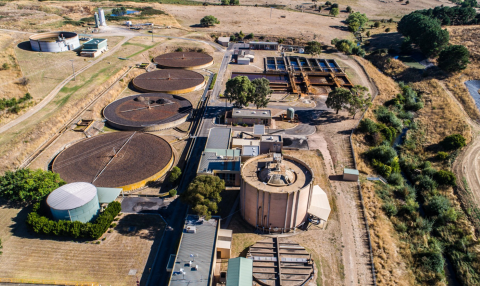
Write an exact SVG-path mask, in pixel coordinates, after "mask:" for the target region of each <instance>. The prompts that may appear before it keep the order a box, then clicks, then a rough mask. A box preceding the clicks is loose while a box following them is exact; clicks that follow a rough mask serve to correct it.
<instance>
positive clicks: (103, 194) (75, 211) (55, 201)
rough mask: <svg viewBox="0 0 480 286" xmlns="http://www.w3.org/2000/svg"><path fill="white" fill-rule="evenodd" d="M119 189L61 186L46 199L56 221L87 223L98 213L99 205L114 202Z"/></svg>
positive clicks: (81, 185) (83, 185) (79, 183)
mask: <svg viewBox="0 0 480 286" xmlns="http://www.w3.org/2000/svg"><path fill="white" fill-rule="evenodd" d="M120 191H121V189H119V188H99V189H97V188H96V187H95V186H94V185H92V184H89V183H84V182H77V183H71V184H66V185H63V186H61V187H59V188H57V189H55V190H54V191H53V192H51V193H50V195H48V197H47V205H48V206H49V207H50V211H51V213H52V216H53V217H54V218H55V219H56V220H69V221H80V222H89V221H91V220H92V219H94V218H95V217H96V216H97V214H98V213H99V212H100V204H102V203H110V202H112V201H114V200H115V199H116V198H117V197H118V195H119V194H120Z"/></svg>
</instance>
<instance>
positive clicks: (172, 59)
mask: <svg viewBox="0 0 480 286" xmlns="http://www.w3.org/2000/svg"><path fill="white" fill-rule="evenodd" d="M153 62H154V63H156V64H157V65H158V66H159V67H161V68H178V69H187V70H192V69H203V68H206V67H209V66H211V65H213V57H212V56H210V55H208V54H205V53H196V52H174V53H167V54H163V55H160V56H158V57H156V58H154V59H153Z"/></svg>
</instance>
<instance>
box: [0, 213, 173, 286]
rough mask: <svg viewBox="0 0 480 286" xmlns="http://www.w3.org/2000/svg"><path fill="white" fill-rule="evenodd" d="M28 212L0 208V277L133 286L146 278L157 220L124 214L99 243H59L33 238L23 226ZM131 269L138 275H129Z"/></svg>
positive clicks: (161, 224)
mask: <svg viewBox="0 0 480 286" xmlns="http://www.w3.org/2000/svg"><path fill="white" fill-rule="evenodd" d="M27 212H28V211H27V209H17V208H9V207H6V206H4V205H2V207H0V237H1V238H2V242H3V249H2V250H3V254H2V256H1V259H0V278H17V279H20V278H29V279H32V280H35V279H37V280H41V279H45V280H63V281H72V282H73V281H78V282H96V283H100V284H101V285H112V286H113V285H115V286H117V285H134V284H135V282H136V281H137V278H138V279H140V278H142V274H143V273H144V272H145V273H146V275H145V277H143V279H146V278H147V277H146V276H147V275H148V271H149V270H148V268H149V267H151V264H152V263H153V257H152V255H154V254H155V253H156V249H157V247H158V244H159V242H160V239H161V237H162V233H163V231H164V227H165V225H164V222H163V220H162V219H161V218H160V217H157V216H153V215H122V217H121V219H120V220H119V221H118V222H117V224H118V225H117V226H116V227H115V229H114V230H113V231H112V232H111V233H106V234H105V235H104V236H103V238H105V240H103V238H102V239H100V240H99V242H100V243H99V244H96V243H93V242H90V241H73V240H68V239H65V240H59V239H57V238H55V237H46V236H37V235H35V234H34V233H32V232H31V231H30V230H29V229H28V228H27V226H26V224H25V222H24V221H25V219H26V216H27ZM129 228H130V230H131V231H129ZM131 269H135V270H136V271H137V272H136V275H133V276H132V275H130V276H129V275H128V273H129V271H130V270H131Z"/></svg>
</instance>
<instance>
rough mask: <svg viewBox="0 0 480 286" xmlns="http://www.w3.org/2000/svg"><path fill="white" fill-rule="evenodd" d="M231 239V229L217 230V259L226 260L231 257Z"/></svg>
mask: <svg viewBox="0 0 480 286" xmlns="http://www.w3.org/2000/svg"><path fill="white" fill-rule="evenodd" d="M232 237H233V231H232V230H231V229H223V228H221V229H219V230H218V236H217V258H222V259H223V258H227V259H229V258H230V256H232Z"/></svg>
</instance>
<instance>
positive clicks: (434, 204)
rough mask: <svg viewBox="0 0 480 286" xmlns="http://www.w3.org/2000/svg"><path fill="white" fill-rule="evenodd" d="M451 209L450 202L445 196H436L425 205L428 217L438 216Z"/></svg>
mask: <svg viewBox="0 0 480 286" xmlns="http://www.w3.org/2000/svg"><path fill="white" fill-rule="evenodd" d="M450 207H451V203H450V200H448V198H446V197H444V196H440V195H438V196H434V197H432V198H431V199H430V200H429V201H428V202H427V204H426V205H425V211H426V212H427V214H428V215H431V216H438V215H440V214H442V213H443V212H445V211H447V210H448V209H449V208H450Z"/></svg>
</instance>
